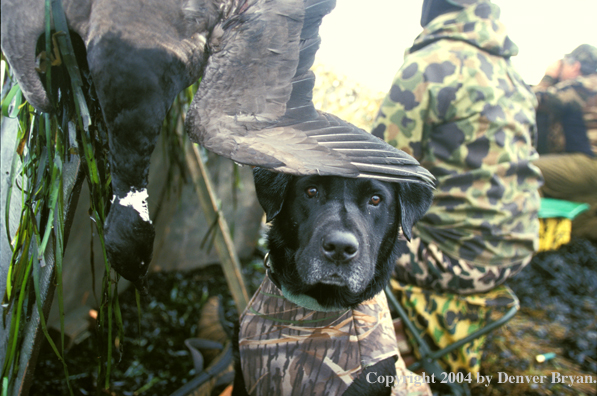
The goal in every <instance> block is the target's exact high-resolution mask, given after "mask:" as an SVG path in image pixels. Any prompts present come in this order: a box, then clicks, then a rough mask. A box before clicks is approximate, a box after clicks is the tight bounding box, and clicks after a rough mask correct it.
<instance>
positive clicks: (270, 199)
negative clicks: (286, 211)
mask: <svg viewBox="0 0 597 396" xmlns="http://www.w3.org/2000/svg"><path fill="white" fill-rule="evenodd" d="M253 179H254V180H255V191H256V192H257V199H258V200H259V204H260V205H261V207H262V208H263V210H264V211H265V215H266V217H267V221H268V222H270V221H272V220H273V219H274V217H276V216H277V215H278V213H280V211H281V210H282V205H284V198H285V197H286V190H287V188H288V184H289V182H290V180H291V179H292V175H287V174H284V173H277V172H272V171H269V170H267V169H263V168H259V167H255V168H253Z"/></svg>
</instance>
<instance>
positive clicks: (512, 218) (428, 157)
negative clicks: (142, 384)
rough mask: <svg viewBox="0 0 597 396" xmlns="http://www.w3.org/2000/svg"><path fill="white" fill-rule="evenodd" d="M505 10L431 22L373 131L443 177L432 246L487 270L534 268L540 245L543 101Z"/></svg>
mask: <svg viewBox="0 0 597 396" xmlns="http://www.w3.org/2000/svg"><path fill="white" fill-rule="evenodd" d="M498 17H499V8H498V7H497V6H496V5H494V4H492V3H491V2H489V1H487V0H481V1H479V2H477V3H475V4H473V5H471V6H468V7H466V8H464V9H462V10H461V11H458V12H451V13H447V14H444V15H440V16H438V17H436V18H435V19H433V20H432V21H431V22H430V23H429V24H427V25H426V26H425V28H424V30H423V33H421V34H420V35H419V37H417V39H416V40H415V42H414V45H413V46H412V47H411V48H410V49H408V50H407V51H406V56H405V61H404V64H403V66H402V67H401V68H400V70H399V71H398V73H397V75H396V77H395V79H394V82H393V85H392V87H391V89H390V91H389V93H388V95H387V96H386V98H385V100H384V102H383V103H382V106H381V109H380V112H379V114H378V117H377V120H376V123H375V126H374V129H373V134H374V135H376V136H378V137H380V138H383V139H385V140H386V141H387V142H389V143H390V144H391V145H393V146H395V147H397V148H399V149H401V150H404V151H405V152H407V153H408V154H410V155H412V156H413V157H415V158H416V159H417V160H419V162H420V163H421V165H422V166H424V167H425V168H427V169H428V170H429V171H430V172H431V173H432V174H433V175H434V176H435V177H436V179H437V184H436V188H437V189H436V191H435V194H434V200H433V204H432V206H431V208H430V209H429V211H428V212H427V214H426V215H425V216H424V217H423V219H422V220H420V221H419V222H418V223H417V225H416V230H414V231H415V233H416V234H417V236H418V237H419V238H420V240H421V241H422V244H428V243H433V244H435V245H436V246H437V247H438V248H439V250H440V251H441V252H442V253H444V254H445V255H447V256H449V257H450V258H451V259H454V260H458V261H462V260H464V261H465V262H467V263H470V264H472V265H474V266H475V268H480V269H481V271H480V272H479V276H480V277H481V276H484V275H485V274H484V268H489V267H498V268H505V267H513V266H519V267H522V266H524V265H525V264H526V263H528V260H529V259H530V257H531V256H532V254H533V252H534V251H535V250H536V249H537V246H538V219H537V212H538V209H539V202H540V200H539V193H538V188H539V187H540V185H541V183H542V177H541V173H540V171H539V170H538V168H536V167H535V166H534V165H533V164H532V161H533V160H535V159H537V153H536V151H535V149H534V147H533V142H534V139H535V134H536V126H535V106H536V104H537V100H536V98H535V95H534V94H533V93H532V92H531V90H530V88H529V87H528V86H527V85H526V84H525V83H524V82H523V80H522V78H521V77H520V76H519V74H518V73H517V72H516V71H515V70H514V68H513V67H512V65H511V63H510V57H511V56H514V55H516V54H517V53H518V48H517V46H516V45H515V44H514V43H513V42H512V41H511V40H510V39H509V38H508V36H507V35H506V32H505V28H504V26H503V25H502V24H501V22H500V21H499V20H498ZM456 275H458V274H456ZM499 276H501V275H499ZM502 280H503V279H502ZM496 283H497V280H496ZM471 291H474V287H473V288H472V289H471V290H468V292H471Z"/></svg>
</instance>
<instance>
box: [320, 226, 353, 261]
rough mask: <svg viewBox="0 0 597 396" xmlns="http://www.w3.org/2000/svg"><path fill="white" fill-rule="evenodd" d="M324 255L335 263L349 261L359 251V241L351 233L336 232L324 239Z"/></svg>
mask: <svg viewBox="0 0 597 396" xmlns="http://www.w3.org/2000/svg"><path fill="white" fill-rule="evenodd" d="M322 247H323V254H324V255H325V256H326V257H327V258H329V259H330V260H333V261H348V260H350V259H352V258H354V257H355V256H356V255H357V253H358V251H359V241H357V238H356V237H355V236H354V234H352V233H350V232H342V231H334V232H332V233H331V234H328V235H327V236H325V238H323V244H322Z"/></svg>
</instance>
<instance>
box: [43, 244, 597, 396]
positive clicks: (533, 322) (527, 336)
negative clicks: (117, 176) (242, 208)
mask: <svg viewBox="0 0 597 396" xmlns="http://www.w3.org/2000/svg"><path fill="white" fill-rule="evenodd" d="M243 265H244V271H245V276H246V279H247V282H248V283H249V288H250V289H251V292H252V291H254V290H255V289H256V287H257V286H258V285H259V283H260V282H261V277H262V274H263V264H262V261H261V259H260V258H259V257H258V255H257V256H256V258H255V260H253V261H251V262H247V263H244V264H243ZM149 282H150V286H151V290H152V295H151V298H150V301H149V302H148V303H146V305H145V306H144V308H143V314H142V319H141V332H140V333H139V332H138V329H137V325H138V321H137V309H136V304H135V299H134V293H133V290H132V289H129V290H127V291H126V292H124V293H123V294H122V295H121V297H120V301H121V307H122V315H123V320H124V322H125V331H126V339H125V344H124V354H123V355H122V357H121V360H120V362H119V363H118V364H117V365H116V367H115V368H113V374H112V389H111V394H112V395H168V394H170V393H171V392H173V391H174V390H176V389H178V388H179V387H180V386H181V385H183V384H184V383H186V382H187V381H188V380H189V379H191V378H192V377H193V376H194V374H195V372H194V369H193V363H192V361H191V357H190V356H189V353H188V351H187V349H186V348H185V346H184V343H183V342H184V340H185V339H186V338H190V337H193V336H194V335H195V334H196V332H197V320H198V317H199V312H200V309H201V307H202V304H203V303H204V302H205V301H206V300H207V298H208V297H209V296H214V295H219V296H221V297H222V300H223V302H224V307H225V314H226V319H227V321H229V322H232V321H233V320H234V318H235V308H234V305H233V303H232V299H231V296H230V294H229V293H228V290H227V288H226V283H225V280H224V276H223V274H222V271H221V269H220V268H219V266H210V267H207V268H201V269H199V270H195V271H192V272H169V273H160V272H158V273H153V274H152V275H151V276H150V278H149ZM509 285H510V287H511V288H512V289H513V290H514V292H515V293H516V294H517V296H518V297H519V298H520V301H521V310H520V311H519V312H518V314H517V315H516V316H515V318H514V319H513V320H511V321H510V322H509V323H508V324H507V325H505V326H504V327H502V328H501V329H499V330H497V331H495V332H494V333H493V334H492V335H491V336H490V337H489V339H488V342H487V345H486V351H485V355H484V361H483V364H482V372H481V375H485V376H488V375H490V376H493V380H492V383H491V384H490V385H489V386H487V387H486V386H484V385H481V384H477V383H476V381H472V386H471V388H472V394H473V395H492V396H493V395H583V394H584V395H595V394H597V383H594V384H576V383H575V384H573V385H572V386H567V384H568V383H569V381H567V382H566V384H564V385H562V384H561V383H551V379H552V375H556V379H557V375H560V376H564V375H565V376H570V375H572V376H575V378H576V376H585V378H586V376H587V375H589V376H591V375H592V378H593V380H594V381H597V246H596V245H595V244H591V243H589V242H588V241H585V240H576V241H572V242H571V243H570V244H568V245H566V246H563V247H562V248H560V249H559V250H558V251H555V252H548V253H540V254H538V255H537V256H536V257H535V258H534V259H533V261H532V263H531V264H530V265H529V266H528V267H527V268H525V270H524V271H523V272H522V273H520V274H519V275H518V276H516V277H515V278H514V279H512V280H511V281H510V282H509ZM228 326H229V329H230V326H231V325H230V324H229V325H228ZM94 340H95V338H94V337H89V338H87V339H86V340H85V341H83V342H82V343H80V344H79V345H76V346H74V347H72V348H71V349H70V350H69V351H68V353H67V356H66V358H67V362H68V365H69V370H70V375H71V377H70V378H71V385H72V387H73V390H74V394H75V395H90V394H94V393H95V390H94V389H95V381H96V375H97V366H96V355H97V353H96V345H95V341H94ZM548 352H553V353H555V357H554V358H553V359H551V360H548V361H546V362H544V363H537V361H536V360H535V358H536V356H537V355H539V354H543V353H548ZM500 372H502V373H505V374H502V376H503V375H506V374H507V375H509V376H525V375H526V376H539V377H540V376H545V381H544V383H543V384H541V383H539V384H533V383H532V380H531V383H526V380H525V383H517V384H516V383H515V384H509V383H497V382H498V380H499V373H500ZM552 373H556V374H552ZM34 377H35V379H34V383H33V385H32V388H31V394H32V395H67V394H68V391H67V389H66V387H65V385H64V384H65V381H64V374H63V371H62V367H61V365H60V364H59V363H58V361H57V359H56V357H55V356H54V355H53V353H52V352H51V350H50V349H49V348H44V349H43V350H42V352H41V353H40V357H39V361H38V365H37V368H36V371H35V376H34ZM560 379H561V377H560ZM106 394H109V393H106ZM436 394H440V393H439V392H436Z"/></svg>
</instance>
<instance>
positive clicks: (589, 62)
mask: <svg viewBox="0 0 597 396" xmlns="http://www.w3.org/2000/svg"><path fill="white" fill-rule="evenodd" d="M566 57H569V58H572V59H574V60H575V61H578V62H580V64H581V72H582V74H585V75H588V74H593V73H597V48H596V47H593V46H592V45H589V44H581V45H579V46H578V47H576V48H575V49H574V50H573V51H572V52H571V53H569V54H568V55H566Z"/></svg>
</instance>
